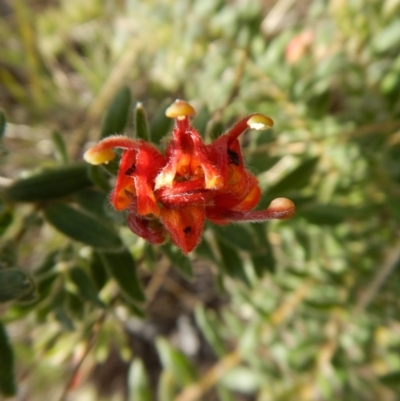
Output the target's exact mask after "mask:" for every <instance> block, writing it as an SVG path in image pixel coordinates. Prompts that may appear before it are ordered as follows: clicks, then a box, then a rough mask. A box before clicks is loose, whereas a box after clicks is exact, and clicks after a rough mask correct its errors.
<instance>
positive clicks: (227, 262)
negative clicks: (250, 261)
mask: <svg viewBox="0 0 400 401" xmlns="http://www.w3.org/2000/svg"><path fill="white" fill-rule="evenodd" d="M217 244H218V248H219V251H220V254H221V258H222V264H223V267H224V270H225V272H226V273H227V274H229V275H230V276H231V277H234V278H238V279H240V280H242V281H243V282H244V283H245V284H247V285H249V279H248V277H247V275H246V273H245V271H244V266H243V261H242V259H241V258H240V256H239V254H238V252H237V251H236V250H235V249H234V248H232V247H231V246H229V245H228V244H226V243H225V242H224V241H221V240H220V239H217Z"/></svg>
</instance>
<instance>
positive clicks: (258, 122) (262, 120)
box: [247, 114, 274, 131]
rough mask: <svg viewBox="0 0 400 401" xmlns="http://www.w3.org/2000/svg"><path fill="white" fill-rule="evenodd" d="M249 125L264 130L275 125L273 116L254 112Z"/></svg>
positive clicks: (248, 122) (248, 121)
mask: <svg viewBox="0 0 400 401" xmlns="http://www.w3.org/2000/svg"><path fill="white" fill-rule="evenodd" d="M247 125H248V126H249V127H250V128H251V129H255V130H257V131H262V130H265V129H268V128H271V127H273V126H274V121H273V120H272V118H269V117H267V116H264V114H253V115H252V116H251V117H250V118H249V119H248V120H247Z"/></svg>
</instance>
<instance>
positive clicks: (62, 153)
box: [51, 131, 68, 164]
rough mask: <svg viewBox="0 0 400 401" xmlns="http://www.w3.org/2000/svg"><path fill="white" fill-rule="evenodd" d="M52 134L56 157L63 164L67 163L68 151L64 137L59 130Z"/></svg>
mask: <svg viewBox="0 0 400 401" xmlns="http://www.w3.org/2000/svg"><path fill="white" fill-rule="evenodd" d="M51 135H52V140H53V144H54V150H55V155H56V159H57V160H58V161H59V162H61V163H63V164H67V163H68V153H67V147H66V145H65V141H64V138H63V137H62V135H61V134H60V132H59V131H53V132H52V134H51Z"/></svg>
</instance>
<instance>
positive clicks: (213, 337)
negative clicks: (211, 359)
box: [195, 305, 226, 357]
mask: <svg viewBox="0 0 400 401" xmlns="http://www.w3.org/2000/svg"><path fill="white" fill-rule="evenodd" d="M195 318H196V323H197V325H198V326H199V328H200V330H201V332H202V333H203V335H204V337H205V338H206V339H207V342H208V343H209V344H210V345H211V347H212V349H213V351H214V352H215V353H216V354H217V355H218V356H219V357H221V356H223V355H225V353H226V350H225V345H224V342H223V340H222V338H221V337H220V335H219V333H218V330H217V325H216V322H214V321H212V319H210V317H209V316H208V314H207V311H206V310H205V309H204V307H203V306H202V305H199V306H198V307H196V309H195Z"/></svg>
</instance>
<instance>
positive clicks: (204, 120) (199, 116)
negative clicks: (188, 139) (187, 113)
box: [193, 105, 211, 138]
mask: <svg viewBox="0 0 400 401" xmlns="http://www.w3.org/2000/svg"><path fill="white" fill-rule="evenodd" d="M210 118H211V115H210V112H209V110H208V107H207V106H206V105H204V106H203V107H202V108H201V109H200V111H199V112H198V113H196V118H195V119H194V121H193V126H194V127H195V128H196V129H197V131H199V132H200V135H201V136H202V137H203V138H204V137H205V134H206V129H207V125H208V122H209V121H210Z"/></svg>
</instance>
